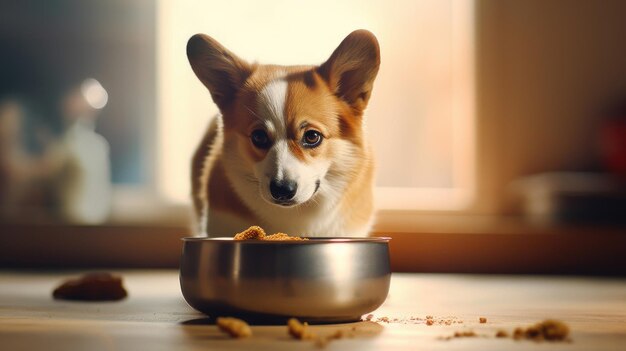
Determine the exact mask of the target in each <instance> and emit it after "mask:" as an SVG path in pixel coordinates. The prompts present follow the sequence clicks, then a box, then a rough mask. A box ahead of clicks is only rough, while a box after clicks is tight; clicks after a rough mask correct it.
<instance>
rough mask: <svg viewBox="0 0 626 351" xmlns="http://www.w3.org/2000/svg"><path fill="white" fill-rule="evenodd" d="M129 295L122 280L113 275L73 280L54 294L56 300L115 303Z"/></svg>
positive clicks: (99, 274) (55, 290) (94, 274)
mask: <svg viewBox="0 0 626 351" xmlns="http://www.w3.org/2000/svg"><path fill="white" fill-rule="evenodd" d="M127 295H128V293H127V292H126V289H124V286H123V284H122V278H121V277H119V276H115V275H113V274H111V273H89V274H85V275H83V276H81V277H79V278H77V279H71V280H68V281H66V282H64V283H63V284H61V285H60V286H58V287H57V288H56V289H54V291H53V292H52V296H53V297H54V298H55V299H60V300H78V301H115V300H121V299H123V298H125V297H126V296H127Z"/></svg>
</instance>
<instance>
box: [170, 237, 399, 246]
mask: <svg viewBox="0 0 626 351" xmlns="http://www.w3.org/2000/svg"><path fill="white" fill-rule="evenodd" d="M303 238H307V239H309V240H255V239H252V240H233V238H232V237H216V238H207V237H197V236H196V237H185V238H181V240H182V241H185V242H217V243H233V244H255V245H258V244H260V245H283V244H286V245H299V244H303V245H311V244H313V245H314V244H328V243H362V242H366V243H388V242H389V241H390V240H391V238H390V237H387V236H380V237H365V238H353V237H306V236H304V237H303Z"/></svg>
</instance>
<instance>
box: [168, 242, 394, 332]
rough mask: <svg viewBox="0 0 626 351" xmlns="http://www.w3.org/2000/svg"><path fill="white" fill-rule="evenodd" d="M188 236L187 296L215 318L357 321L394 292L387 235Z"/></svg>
mask: <svg viewBox="0 0 626 351" xmlns="http://www.w3.org/2000/svg"><path fill="white" fill-rule="evenodd" d="M183 240H184V243H183V254H182V258H181V267H180V284H181V289H182V292H183V296H184V297H185V300H186V301H187V302H188V303H189V305H191V306H192V307H193V308H195V309H197V310H199V311H201V312H204V313H206V314H208V315H209V316H211V317H217V316H224V315H229V316H248V317H250V318H253V319H255V318H256V319H258V318H259V317H261V318H271V319H278V320H280V319H286V318H290V317H296V318H299V319H301V320H305V321H309V322H344V321H355V320H359V319H360V317H361V316H362V315H363V314H366V313H368V312H371V311H373V310H375V309H376V308H378V306H380V305H381V304H382V303H383V302H384V301H385V298H386V297H387V293H388V292H389V281H390V278H391V270H390V266H389V247H388V242H389V238H309V240H307V241H279V242H275V241H255V240H249V241H234V240H232V238H185V239H183Z"/></svg>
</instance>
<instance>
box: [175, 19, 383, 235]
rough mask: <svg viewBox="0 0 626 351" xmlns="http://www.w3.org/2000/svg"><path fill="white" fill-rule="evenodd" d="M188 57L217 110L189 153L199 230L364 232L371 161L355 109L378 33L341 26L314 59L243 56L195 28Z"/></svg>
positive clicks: (375, 56)
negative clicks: (330, 47) (262, 60)
mask: <svg viewBox="0 0 626 351" xmlns="http://www.w3.org/2000/svg"><path fill="white" fill-rule="evenodd" d="M187 57H188V59H189V62H190V64H191V68H192V69H193V72H194V73H195V74H196V76H197V77H198V78H199V80H200V81H201V82H202V83H203V84H204V85H205V86H206V87H207V88H208V90H209V92H210V94H211V97H212V99H213V101H214V102H215V104H216V105H217V106H218V108H219V110H220V116H217V117H216V118H214V119H213V120H212V122H211V123H210V125H209V127H208V129H207V130H206V133H205V134H204V137H203V138H202V140H201V142H200V144H199V146H198V148H197V150H196V151H195V153H194V155H193V159H192V172H191V176H192V179H191V181H192V198H193V204H194V207H195V214H196V223H195V225H196V231H197V233H196V234H197V235H199V236H209V237H216V236H232V235H233V234H234V233H237V232H240V231H241V230H243V229H245V228H247V227H249V226H252V225H258V226H261V227H263V228H265V229H266V231H267V232H268V233H274V232H284V233H289V234H291V235H302V236H311V237H316V236H317V237H319V236H356V237H362V236H366V235H367V234H368V232H369V230H370V228H371V226H372V222H373V184H374V161H373V157H372V150H371V147H370V144H369V143H368V141H367V138H366V131H365V125H364V124H365V123H364V116H363V112H364V110H365V108H366V106H367V103H368V101H369V99H370V96H371V93H372V87H373V83H374V79H375V78H376V75H377V73H378V68H379V66H380V49H379V45H378V41H377V40H376V37H375V36H374V35H373V34H372V33H370V32H369V31H366V30H357V31H354V32H352V33H351V34H350V35H348V36H347V37H346V38H345V39H344V40H343V41H342V42H341V43H340V44H339V46H338V47H337V49H335V51H334V52H333V53H332V55H330V58H329V59H328V60H327V61H326V62H324V63H323V64H321V65H319V66H278V65H262V64H257V63H249V62H246V61H244V60H243V59H241V58H239V57H237V56H236V55H235V54H234V53H232V52H231V51H229V50H228V49H226V48H225V47H223V46H222V45H221V44H220V43H218V42H217V41H216V40H214V39H213V38H211V37H209V36H207V35H204V34H196V35H194V36H193V37H191V39H189V42H188V43H187Z"/></svg>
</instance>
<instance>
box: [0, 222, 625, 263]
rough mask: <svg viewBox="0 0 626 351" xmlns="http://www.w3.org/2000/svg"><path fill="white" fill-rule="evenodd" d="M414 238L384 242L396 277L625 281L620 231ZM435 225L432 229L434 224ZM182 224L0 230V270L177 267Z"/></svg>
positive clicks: (479, 232)
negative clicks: (510, 275) (525, 276)
mask: <svg viewBox="0 0 626 351" xmlns="http://www.w3.org/2000/svg"><path fill="white" fill-rule="evenodd" d="M420 219H421V220H422V222H420V223H421V224H420V225H419V226H416V227H415V230H414V231H413V232H395V231H384V232H375V233H374V235H379V236H383V235H384V236H390V237H391V238H392V240H391V242H390V251H391V261H392V262H391V263H392V269H393V270H394V271H403V272H438V273H444V272H455V273H520V274H521V273H523V274H598V275H624V274H626V229H625V228H623V227H594V226H589V227H584V226H582V227H581V226H533V225H529V224H527V223H525V222H522V221H520V220H517V219H502V218H480V217H468V216H446V217H445V218H442V217H441V216H430V217H429V216H423V217H421V218H420ZM437 223H438V224H437ZM188 235H189V229H188V227H187V226H186V225H180V224H150V225H148V224H145V223H144V224H141V223H138V222H136V223H127V224H121V223H110V224H105V225H97V226H81V225H67V224H58V223H57V224H53V223H48V224H25V223H23V224H20V223H14V224H8V223H3V224H0V265H2V266H3V267H30V268H34V267H39V268H41V267H45V268H53V267H55V268H70V267H81V268H84V267H90V268H96V267H106V268H111V267H131V268H166V267H169V268H173V267H177V266H178V261H179V256H180V252H181V247H182V242H181V240H180V238H182V237H184V236H188Z"/></svg>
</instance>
